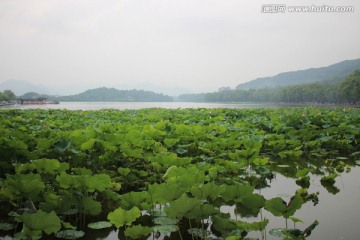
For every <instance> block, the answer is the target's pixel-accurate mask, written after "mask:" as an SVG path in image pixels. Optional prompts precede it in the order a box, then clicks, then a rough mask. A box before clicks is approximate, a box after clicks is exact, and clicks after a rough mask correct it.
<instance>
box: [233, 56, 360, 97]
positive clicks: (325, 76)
mask: <svg viewBox="0 0 360 240" xmlns="http://www.w3.org/2000/svg"><path fill="white" fill-rule="evenodd" d="M359 68H360V59H354V60H346V61H342V62H339V63H336V64H333V65H330V66H328V67H321V68H311V69H306V70H299V71H293V72H284V73H280V74H278V75H276V76H273V77H264V78H257V79H255V80H252V81H249V82H246V83H242V84H239V85H238V86H237V87H236V89H237V90H250V89H264V88H279V87H287V86H293V85H302V84H308V83H314V82H333V81H337V80H341V79H344V78H346V77H347V76H348V75H350V74H351V73H352V72H353V71H355V70H356V69H359Z"/></svg>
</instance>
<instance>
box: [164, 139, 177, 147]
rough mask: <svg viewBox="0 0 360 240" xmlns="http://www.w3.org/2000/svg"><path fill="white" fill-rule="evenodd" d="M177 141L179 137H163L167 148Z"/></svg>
mask: <svg viewBox="0 0 360 240" xmlns="http://www.w3.org/2000/svg"><path fill="white" fill-rule="evenodd" d="M179 141H180V139H179V138H165V139H164V143H165V146H166V147H168V148H169V147H172V146H174V145H175V144H176V143H178V142H179Z"/></svg>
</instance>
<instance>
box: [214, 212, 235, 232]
mask: <svg viewBox="0 0 360 240" xmlns="http://www.w3.org/2000/svg"><path fill="white" fill-rule="evenodd" d="M224 217H227V218H224ZM211 219H212V221H213V227H214V229H215V230H217V231H219V232H221V233H227V232H231V231H232V230H235V229H237V226H236V224H235V223H234V221H233V220H231V219H230V214H222V215H221V216H220V215H214V216H212V217H211Z"/></svg>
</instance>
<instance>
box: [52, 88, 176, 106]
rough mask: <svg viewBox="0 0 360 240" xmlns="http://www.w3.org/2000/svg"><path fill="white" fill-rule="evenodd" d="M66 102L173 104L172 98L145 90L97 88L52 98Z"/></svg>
mask: <svg viewBox="0 0 360 240" xmlns="http://www.w3.org/2000/svg"><path fill="white" fill-rule="evenodd" d="M51 100H56V101H66V102H172V101H173V99H172V97H169V96H166V95H163V94H158V93H154V92H151V91H144V90H135V89H134V90H118V89H115V88H105V87H103V88H96V89H91V90H87V91H85V92H83V93H79V94H76V95H71V96H63V97H57V98H51Z"/></svg>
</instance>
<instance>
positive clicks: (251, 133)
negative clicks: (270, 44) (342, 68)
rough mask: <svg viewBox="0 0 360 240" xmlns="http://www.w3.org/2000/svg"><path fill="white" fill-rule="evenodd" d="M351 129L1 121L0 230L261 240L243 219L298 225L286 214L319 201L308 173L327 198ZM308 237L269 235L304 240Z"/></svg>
mask: <svg viewBox="0 0 360 240" xmlns="http://www.w3.org/2000/svg"><path fill="white" fill-rule="evenodd" d="M359 122H360V110H359V109H350V108H349V109H312V108H291V109H253V110H234V109H184V110H181V109H178V110H165V109H144V110H126V111H117V110H100V111H67V110H48V111H46V110H22V111H21V110H2V111H0V155H1V162H0V218H1V219H2V222H3V223H4V224H2V225H0V228H1V227H3V229H12V228H14V229H15V230H13V231H14V232H17V233H16V236H17V237H18V238H17V239H38V238H39V237H41V236H43V238H44V239H46V238H47V235H55V236H58V237H59V238H66V239H75V238H78V237H81V236H83V235H84V231H83V230H85V226H88V227H89V228H91V229H103V230H105V231H111V230H112V229H113V228H118V229H120V231H119V238H121V239H124V238H125V237H127V238H131V239H139V238H144V237H145V238H146V237H147V236H149V235H150V234H151V233H152V232H153V234H154V235H158V234H164V233H167V234H171V235H170V237H171V239H179V237H180V238H182V239H189V238H194V239H195V238H198V239H205V238H207V239H209V238H210V239H228V240H230V239H243V238H244V237H245V236H246V235H247V233H248V232H252V231H264V229H265V227H266V226H267V224H268V222H269V220H268V219H261V221H259V222H249V221H248V220H246V218H245V217H251V216H258V215H259V214H260V212H261V211H262V210H263V209H266V210H267V211H269V212H270V213H272V214H273V215H274V216H281V217H283V218H285V219H292V220H293V221H294V222H295V221H300V220H297V219H296V218H292V216H293V215H294V214H295V213H296V211H298V210H299V209H300V208H301V206H302V205H303V204H304V203H306V202H308V201H313V202H314V203H317V201H318V199H317V194H316V193H311V192H309V185H310V180H309V179H310V177H309V175H310V174H314V175H320V176H321V177H322V181H321V184H322V185H323V186H324V187H325V188H326V189H327V190H328V191H329V192H333V193H336V191H338V189H337V188H336V187H335V186H334V185H333V184H334V182H335V180H334V179H335V178H336V177H337V176H338V175H339V173H341V172H343V171H345V170H346V171H349V170H350V167H351V166H354V164H355V163H356V162H355V159H354V158H355V156H358V154H359V151H360V144H359V142H358V141H359V139H360V127H359V125H358V123H359ZM276 174H282V175H284V176H287V177H289V178H292V179H294V181H296V184H298V185H299V190H298V191H296V192H294V193H293V197H292V198H291V199H290V201H285V200H284V199H282V198H280V197H276V198H272V199H266V198H264V197H263V196H262V195H261V194H259V192H258V191H257V190H259V189H262V188H265V187H267V186H268V184H269V181H271V179H273V178H274V176H275V175H276ZM223 205H230V206H234V208H235V214H236V218H235V219H234V218H231V217H230V214H225V213H222V212H221V210H220V207H221V206H223ZM314 220H315V219H314ZM314 220H312V222H313V221H314ZM307 225H310V222H309V223H307ZM316 226H317V222H316V221H315V222H314V223H313V224H311V225H310V226H309V227H308V228H306V229H304V230H299V229H295V230H292V231H290V230H276V229H275V230H273V233H274V234H290V235H291V236H295V234H296V237H299V238H300V239H303V237H306V236H308V235H309V234H310V233H311V230H313V229H314V228H315V227H316ZM208 227H209V228H208ZM107 229H108V230H107ZM209 229H211V232H209ZM93 231H95V230H93ZM97 231H99V230H97ZM85 234H86V233H85ZM210 234H212V235H211V237H210ZM124 235H125V236H124Z"/></svg>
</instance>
